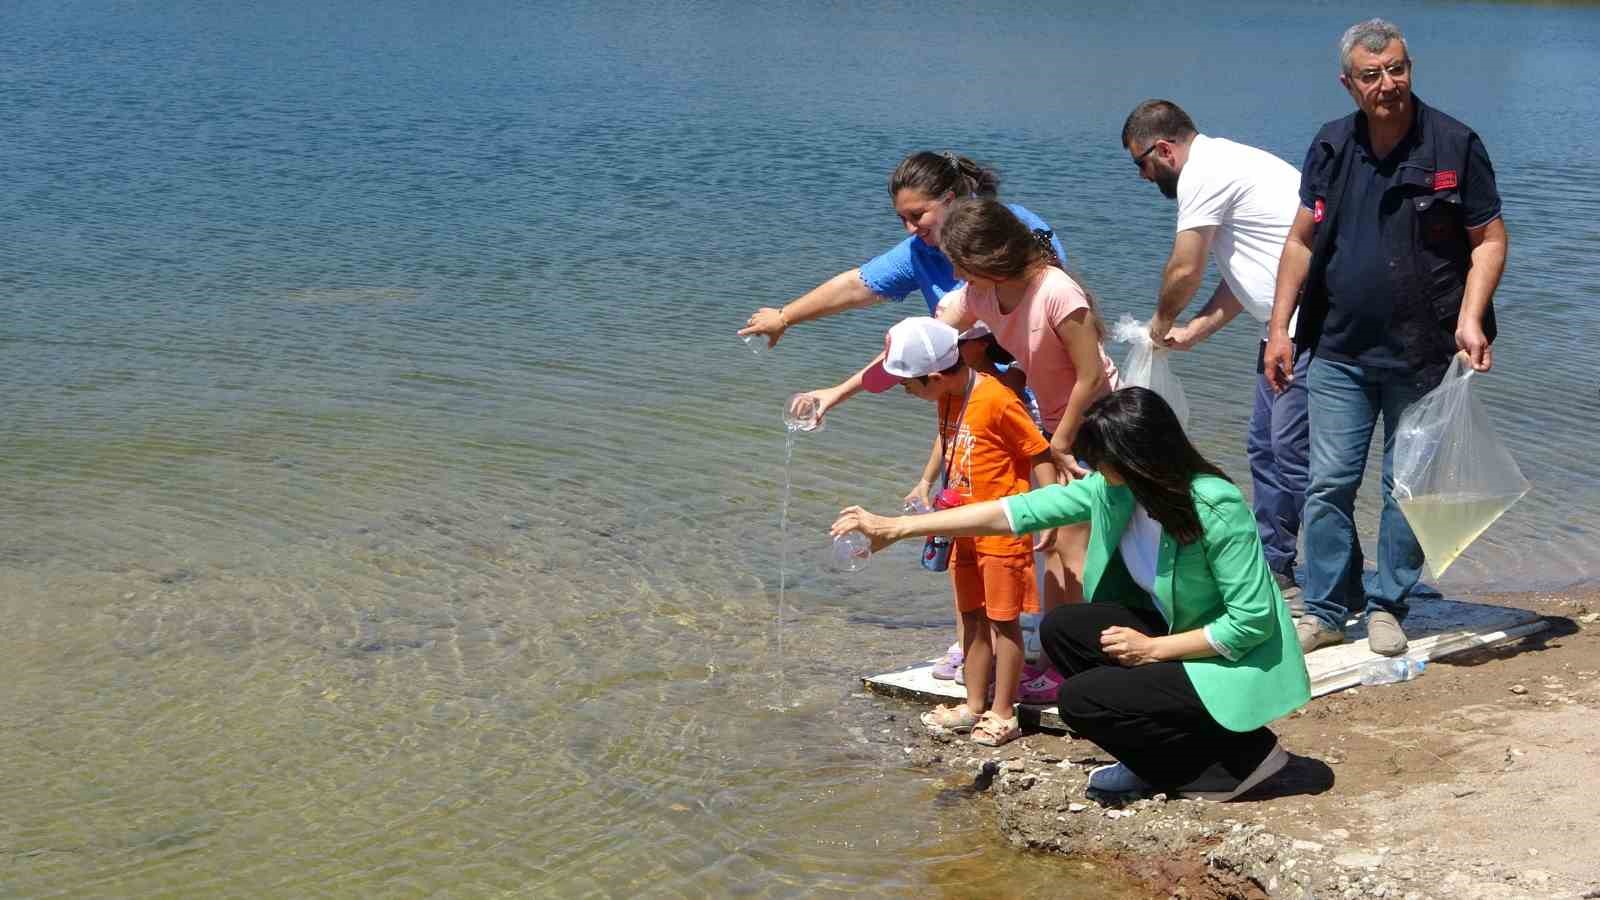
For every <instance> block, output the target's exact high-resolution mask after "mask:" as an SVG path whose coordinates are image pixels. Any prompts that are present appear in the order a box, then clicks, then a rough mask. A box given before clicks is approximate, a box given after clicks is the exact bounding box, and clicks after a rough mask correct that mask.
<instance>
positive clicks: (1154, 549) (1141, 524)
mask: <svg viewBox="0 0 1600 900" xmlns="http://www.w3.org/2000/svg"><path fill="white" fill-rule="evenodd" d="M1117 549H1118V550H1121V551H1122V564H1123V565H1125V566H1127V567H1128V574H1129V575H1132V576H1133V583H1134V584H1137V585H1138V586H1139V587H1142V588H1144V590H1145V593H1148V594H1154V593H1155V592H1156V562H1157V561H1158V560H1159V559H1160V558H1161V523H1160V522H1157V521H1156V520H1155V519H1152V518H1150V514H1149V513H1148V512H1146V511H1145V508H1144V504H1142V503H1135V504H1134V505H1133V515H1132V516H1130V517H1129V518H1128V527H1127V528H1126V529H1125V530H1124V531H1123V532H1122V541H1121V542H1120V543H1119V544H1118V546H1117ZM1155 607H1156V610H1157V611H1160V610H1161V604H1159V603H1157V604H1155ZM1162 615H1163V616H1165V615H1166V613H1164V612H1163V613H1162Z"/></svg>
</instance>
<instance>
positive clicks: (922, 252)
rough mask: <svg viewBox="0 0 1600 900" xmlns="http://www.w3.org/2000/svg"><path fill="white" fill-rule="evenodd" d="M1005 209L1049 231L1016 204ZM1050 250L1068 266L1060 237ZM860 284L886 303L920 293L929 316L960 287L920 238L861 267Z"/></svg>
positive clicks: (940, 254)
mask: <svg viewBox="0 0 1600 900" xmlns="http://www.w3.org/2000/svg"><path fill="white" fill-rule="evenodd" d="M1006 209H1009V210H1011V211H1012V212H1013V213H1015V214H1016V216H1017V218H1019V219H1021V220H1022V224H1024V225H1026V226H1028V227H1029V228H1032V229H1038V228H1043V229H1045V230H1052V229H1051V228H1050V226H1049V225H1047V224H1045V221H1044V220H1043V219H1041V218H1039V217H1038V216H1036V215H1034V214H1033V213H1031V212H1029V211H1028V209H1027V207H1025V206H1022V205H1021V204H1019V203H1007V204H1006ZM1050 246H1051V247H1052V248H1054V249H1055V251H1056V258H1057V259H1060V260H1061V264H1062V265H1063V266H1064V265H1066V264H1067V250H1066V248H1065V247H1063V246H1061V237H1060V236H1059V235H1054V234H1052V236H1051V237H1050ZM861 283H862V284H864V285H866V286H867V289H868V290H870V291H872V292H873V293H874V294H877V295H878V296H880V297H883V298H884V299H886V300H904V299H905V298H906V295H907V294H909V293H911V292H912V291H914V290H917V289H921V291H922V296H923V298H924V299H926V300H927V301H928V314H929V315H933V311H934V310H936V309H938V308H939V300H940V299H941V298H943V297H944V295H945V294H948V293H950V292H951V291H953V290H955V289H956V288H958V287H960V286H961V282H960V281H959V280H957V279H956V273H955V267H954V266H952V265H951V264H950V260H949V259H947V258H946V257H945V255H944V253H943V252H942V251H940V250H939V248H938V247H930V246H928V245H927V244H924V243H923V242H922V238H919V237H917V236H916V235H914V234H913V235H911V236H910V237H908V238H906V239H905V240H903V241H901V242H900V243H898V244H896V245H894V247H893V248H891V249H890V250H889V251H888V252H886V253H883V254H880V255H879V256H877V257H874V258H873V259H872V260H871V261H870V262H868V263H866V264H865V265H863V266H862V267H861Z"/></svg>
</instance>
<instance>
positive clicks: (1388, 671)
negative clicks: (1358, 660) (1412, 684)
mask: <svg viewBox="0 0 1600 900" xmlns="http://www.w3.org/2000/svg"><path fill="white" fill-rule="evenodd" d="M1427 667H1428V661H1427V660H1426V659H1413V658H1411V657H1409V656H1396V657H1393V658H1389V659H1375V660H1372V661H1371V662H1369V663H1366V664H1364V665H1363V666H1362V667H1361V683H1362V684H1394V683H1395V682H1397V681H1410V680H1411V679H1413V678H1415V677H1417V676H1418V675H1421V674H1422V670H1423V669H1425V668H1427Z"/></svg>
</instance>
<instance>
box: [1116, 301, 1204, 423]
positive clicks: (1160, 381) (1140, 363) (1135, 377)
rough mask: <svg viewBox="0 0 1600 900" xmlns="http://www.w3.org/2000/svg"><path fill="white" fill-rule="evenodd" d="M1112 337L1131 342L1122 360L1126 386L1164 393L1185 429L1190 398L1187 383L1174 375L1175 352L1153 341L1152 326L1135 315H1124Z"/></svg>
mask: <svg viewBox="0 0 1600 900" xmlns="http://www.w3.org/2000/svg"><path fill="white" fill-rule="evenodd" d="M1111 339H1112V340H1114V341H1116V342H1117V343H1119V344H1131V345H1132V346H1131V347H1130V348H1129V349H1128V357H1127V359H1124V360H1123V361H1122V367H1121V368H1120V369H1119V370H1118V374H1119V375H1121V376H1122V386H1123V387H1135V386H1137V387H1147V388H1149V389H1150V390H1152V391H1155V392H1156V393H1158V394H1160V395H1161V399H1163V400H1165V401H1167V405H1168V406H1170V407H1172V411H1173V412H1175V413H1177V414H1178V422H1179V424H1181V425H1183V427H1184V428H1186V429H1187V428H1188V427H1189V400H1188V398H1187V397H1185V396H1184V395H1183V385H1181V384H1179V383H1178V376H1176V375H1174V374H1172V365H1171V363H1169V362H1168V361H1167V357H1168V356H1170V355H1171V354H1172V351H1171V350H1168V349H1167V348H1165V347H1157V346H1156V345H1155V342H1154V341H1152V340H1150V326H1149V324H1148V323H1145V322H1140V321H1138V320H1137V319H1135V318H1134V317H1133V316H1123V317H1122V318H1120V319H1118V320H1117V324H1116V325H1115V326H1114V327H1113V328H1112V329H1111Z"/></svg>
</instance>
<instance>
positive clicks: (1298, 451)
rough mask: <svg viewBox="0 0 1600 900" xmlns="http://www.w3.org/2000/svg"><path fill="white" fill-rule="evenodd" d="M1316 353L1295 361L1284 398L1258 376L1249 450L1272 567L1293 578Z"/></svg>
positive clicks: (1260, 527)
mask: <svg viewBox="0 0 1600 900" xmlns="http://www.w3.org/2000/svg"><path fill="white" fill-rule="evenodd" d="M1310 361H1311V354H1309V353H1304V354H1301V356H1300V359H1299V360H1297V361H1296V362H1295V367H1294V381H1292V382H1290V383H1289V389H1288V390H1286V391H1284V392H1283V393H1281V394H1278V393H1274V392H1273V390H1272V387H1271V385H1269V384H1268V383H1267V376H1265V375H1258V376H1256V405H1255V410H1254V411H1253V412H1252V413H1251V414H1250V437H1249V439H1248V441H1247V442H1246V444H1245V451H1246V453H1247V454H1248V455H1249V457H1250V481H1251V485H1252V488H1253V489H1252V491H1251V498H1252V505H1253V506H1254V507H1255V513H1256V530H1257V531H1259V532H1260V533H1261V547H1262V549H1264V550H1265V551H1266V554H1267V566H1268V568H1270V569H1272V571H1274V572H1279V573H1282V574H1284V575H1290V576H1292V575H1293V574H1294V560H1295V556H1296V549H1297V548H1296V545H1297V544H1298V542H1299V540H1300V511H1301V509H1302V508H1304V507H1305V504H1306V486H1307V484H1308V483H1309V481H1310V477H1311V476H1310V472H1309V468H1308V466H1309V463H1308V459H1307V457H1308V455H1309V453H1310V442H1311V436H1310V418H1309V417H1308V415H1307V411H1306V380H1307V378H1306V365H1307V364H1308V363H1309V362H1310Z"/></svg>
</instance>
